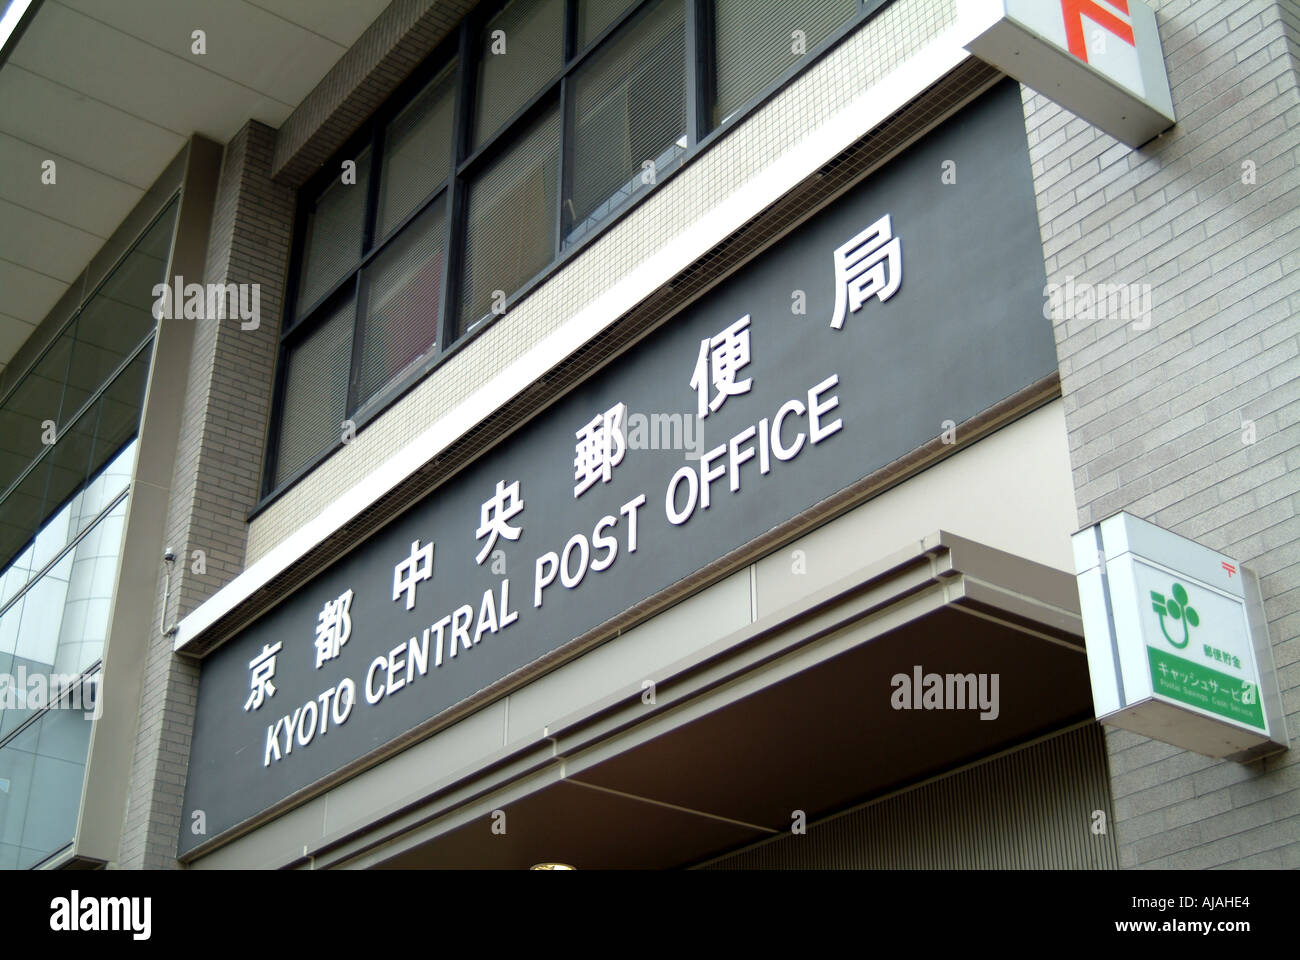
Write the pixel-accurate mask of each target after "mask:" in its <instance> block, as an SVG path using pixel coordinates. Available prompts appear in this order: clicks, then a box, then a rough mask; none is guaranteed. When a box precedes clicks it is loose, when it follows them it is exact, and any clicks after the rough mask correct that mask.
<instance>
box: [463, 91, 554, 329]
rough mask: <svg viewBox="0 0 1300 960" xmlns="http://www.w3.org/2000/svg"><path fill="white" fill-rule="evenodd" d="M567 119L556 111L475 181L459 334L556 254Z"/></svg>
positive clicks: (467, 229)
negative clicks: (563, 129) (557, 196)
mask: <svg viewBox="0 0 1300 960" xmlns="http://www.w3.org/2000/svg"><path fill="white" fill-rule="evenodd" d="M559 153H560V119H559V115H558V111H552V112H551V113H550V114H548V115H547V116H546V117H544V118H543V119H541V120H539V121H538V122H536V123H535V124H533V126H532V127H531V128H530V129H529V130H527V131H526V132H525V133H524V134H523V136H521V137H520V139H519V141H518V142H517V143H516V144H515V145H514V146H513V147H511V148H510V149H509V150H508V151H506V152H505V153H504V154H502V155H501V156H500V157H498V158H497V159H496V160H495V161H493V163H492V165H491V166H490V167H488V168H487V169H486V170H485V171H484V172H483V174H482V175H481V176H480V177H479V178H478V179H477V180H475V181H474V183H472V184H471V185H470V188H469V208H468V215H467V221H468V222H467V228H466V236H465V253H464V257H465V259H464V264H463V269H462V271H461V278H462V279H461V290H460V310H459V319H460V323H459V326H458V329H457V334H458V335H459V334H461V333H464V332H466V331H467V330H469V329H470V328H471V327H473V326H474V325H475V324H477V323H478V321H480V320H482V319H483V318H484V317H487V316H490V315H491V313H492V308H493V305H494V299H496V298H495V297H494V291H501V293H502V294H503V295H504V296H506V297H508V296H510V295H511V294H512V293H514V292H515V291H516V290H518V289H519V288H520V287H521V286H523V285H524V284H525V283H526V282H527V281H528V280H530V279H531V278H532V277H533V276H534V275H535V274H536V273H537V272H538V271H539V270H541V269H542V268H543V267H544V266H546V265H547V264H548V263H550V262H551V260H552V258H553V257H554V256H555V215H556V211H555V206H556V204H555V187H556V182H555V181H556V175H557V168H558V164H559Z"/></svg>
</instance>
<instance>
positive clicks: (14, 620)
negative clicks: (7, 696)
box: [0, 596, 27, 709]
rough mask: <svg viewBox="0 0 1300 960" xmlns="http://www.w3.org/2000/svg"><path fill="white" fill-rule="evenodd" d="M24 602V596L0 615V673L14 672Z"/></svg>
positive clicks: (25, 600) (25, 599)
mask: <svg viewBox="0 0 1300 960" xmlns="http://www.w3.org/2000/svg"><path fill="white" fill-rule="evenodd" d="M26 602H27V598H26V597H25V596H24V597H20V598H19V599H18V600H16V601H14V603H13V605H12V606H10V607H9V608H8V609H6V610H5V612H4V613H0V673H7V674H12V673H13V672H14V671H13V666H14V654H15V653H17V652H18V624H20V623H21V622H22V619H23V604H24V603H26ZM0 709H3V708H0Z"/></svg>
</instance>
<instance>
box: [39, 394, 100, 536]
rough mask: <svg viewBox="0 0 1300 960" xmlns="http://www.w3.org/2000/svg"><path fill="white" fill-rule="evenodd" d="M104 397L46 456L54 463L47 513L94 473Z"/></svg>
mask: <svg viewBox="0 0 1300 960" xmlns="http://www.w3.org/2000/svg"><path fill="white" fill-rule="evenodd" d="M110 389H111V388H110ZM103 403H104V400H103V398H102V397H101V398H100V399H99V400H97V401H95V405H94V406H92V407H91V408H90V409H89V410H87V411H86V412H85V413H84V414H82V415H81V416H80V417H78V418H77V420H76V421H75V422H74V423H72V424H71V425H70V426H69V427H68V428H67V429H66V430H64V431H63V432H62V433H60V434H59V440H58V442H57V443H56V444H55V445H54V448H53V449H52V450H51V451H50V452H49V453H48V454H46V458H47V459H48V460H49V461H50V488H49V492H48V494H47V498H46V503H45V508H44V511H43V512H45V513H50V512H51V511H53V510H54V508H55V507H57V506H58V505H59V504H61V503H62V502H63V501H64V500H66V499H67V498H68V497H70V496H72V494H74V493H76V492H77V490H79V489H81V487H82V486H83V485H84V484H85V482H86V479H87V477H88V476H89V475H90V473H91V469H90V454H91V450H92V448H93V447H94V445H95V422H96V420H97V419H98V414H99V410H98V408H99V407H100V406H102V405H103Z"/></svg>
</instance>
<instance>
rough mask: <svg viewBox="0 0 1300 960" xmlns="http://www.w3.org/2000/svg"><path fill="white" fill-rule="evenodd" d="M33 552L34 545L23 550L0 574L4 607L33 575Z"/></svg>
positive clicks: (0, 590) (0, 605)
mask: <svg viewBox="0 0 1300 960" xmlns="http://www.w3.org/2000/svg"><path fill="white" fill-rule="evenodd" d="M33 554H34V549H33V547H28V548H27V549H25V550H23V551H22V552H21V553H19V554H18V556H16V557H14V560H13V562H12V563H11V564H9V569H8V570H6V571H5V572H4V574H3V575H0V607H3V606H4V605H5V604H6V603H8V602H9V601H10V599H12V598H13V597H15V596H17V594H18V591H19V590H21V589H22V588H23V587H24V586H26V584H27V581H28V579H29V578H30V577H31V575H32V556H33ZM3 649H4V648H3V646H2V645H0V650H3ZM3 671H4V668H3V667H0V672H3Z"/></svg>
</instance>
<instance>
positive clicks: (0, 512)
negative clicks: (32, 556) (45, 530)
mask: <svg viewBox="0 0 1300 960" xmlns="http://www.w3.org/2000/svg"><path fill="white" fill-rule="evenodd" d="M49 476H50V459H49V457H44V458H42V459H41V460H40V461H39V462H38V463H37V464H36V466H35V467H34V468H33V469H32V471H31V472H30V473H28V474H27V476H25V477H24V478H23V479H22V481H21V482H20V483H19V484H18V486H17V487H15V488H14V489H13V490H12V491H10V493H9V496H7V497H5V498H4V499H3V500H0V569H3V568H4V567H7V566H8V565H9V561H10V560H11V559H12V558H13V556H14V554H16V553H17V552H18V551H19V550H21V549H22V548H23V547H24V546H26V544H27V542H28V541H29V540H30V539H31V538H32V537H33V536H35V535H36V531H37V529H38V528H39V527H40V525H41V517H42V513H41V509H42V508H43V507H44V505H45V486H46V481H47V480H48V479H49Z"/></svg>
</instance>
